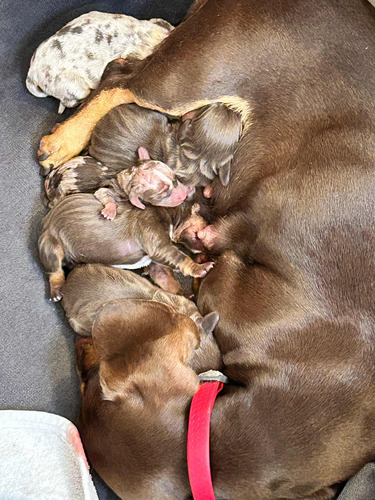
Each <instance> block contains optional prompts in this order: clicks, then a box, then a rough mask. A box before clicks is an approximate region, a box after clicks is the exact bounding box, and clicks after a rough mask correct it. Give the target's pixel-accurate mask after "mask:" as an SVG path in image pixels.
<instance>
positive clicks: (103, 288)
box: [62, 264, 219, 354]
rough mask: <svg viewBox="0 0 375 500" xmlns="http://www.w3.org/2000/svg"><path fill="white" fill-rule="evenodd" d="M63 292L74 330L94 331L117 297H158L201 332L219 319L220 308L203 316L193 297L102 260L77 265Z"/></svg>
mask: <svg viewBox="0 0 375 500" xmlns="http://www.w3.org/2000/svg"><path fill="white" fill-rule="evenodd" d="M62 293H63V300H62V306H63V308H64V310H65V313H66V316H67V319H68V321H69V323H70V325H71V327H72V328H73V330H74V331H75V332H76V333H78V334H79V335H83V336H89V335H91V331H92V326H93V323H94V320H95V317H96V315H97V313H98V311H99V310H100V308H101V307H102V306H103V305H104V304H106V303H107V302H110V301H112V300H115V299H139V300H154V301H156V302H161V303H163V304H167V305H168V306H170V307H172V308H173V309H174V311H175V312H176V313H178V314H183V315H186V316H188V317H189V318H191V319H192V320H193V321H194V323H195V324H196V325H197V327H198V330H199V332H200V334H203V333H204V332H206V333H212V332H213V330H214V328H215V326H216V324H217V322H218V320H219V315H218V314H217V313H216V312H212V313H209V314H207V315H206V316H205V317H204V318H203V317H202V316H201V314H200V312H199V311H198V308H197V306H196V305H195V304H194V303H193V302H192V301H191V300H188V299H187V298H185V297H182V296H180V295H175V294H173V293H168V292H165V291H163V290H160V288H158V287H156V286H155V285H153V284H152V283H150V282H149V281H148V280H147V279H145V278H142V277H141V276H139V275H138V274H135V273H132V272H131V271H124V270H122V269H116V268H113V267H110V266H103V265H101V264H85V265H79V266H77V267H76V268H74V269H73V270H72V271H71V272H70V273H69V275H68V277H67V279H66V282H65V284H64V287H63V290H62ZM215 346H216V344H215ZM216 354H218V351H217V346H216Z"/></svg>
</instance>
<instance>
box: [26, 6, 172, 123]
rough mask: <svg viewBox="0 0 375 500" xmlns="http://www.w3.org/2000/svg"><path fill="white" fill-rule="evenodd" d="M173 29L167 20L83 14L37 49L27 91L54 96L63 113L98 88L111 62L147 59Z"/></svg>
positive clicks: (92, 13) (94, 13) (103, 13)
mask: <svg viewBox="0 0 375 500" xmlns="http://www.w3.org/2000/svg"><path fill="white" fill-rule="evenodd" d="M172 29H173V26H172V25H171V24H169V23H168V22H167V21H164V20H163V19H150V20H149V21H146V20H144V21H140V20H139V19H135V18H134V17H131V16H126V15H123V14H107V13H105V12H96V11H93V12H89V13H87V14H83V15H82V16H79V17H77V18H76V19H73V21H71V22H70V23H68V24H67V25H66V26H64V27H63V28H62V29H61V30H60V31H58V32H57V33H56V34H55V35H53V36H51V37H50V38H48V39H47V40H45V41H44V42H42V43H41V44H40V45H39V47H38V48H37V49H36V51H35V52H34V54H33V56H32V58H31V62H30V68H29V72H28V75H27V79H26V87H27V88H28V90H29V91H30V92H31V93H32V94H33V95H35V96H36V97H46V96H48V95H51V96H53V97H56V99H58V100H59V101H60V106H59V113H62V112H63V111H64V109H65V107H68V108H73V107H74V106H77V105H78V104H79V103H80V102H81V101H82V100H83V99H85V98H86V97H87V96H88V95H89V93H90V91H91V90H92V89H95V88H96V87H97V86H98V84H99V81H100V79H101V76H102V74H103V71H104V68H105V67H106V65H107V64H108V63H109V62H110V61H112V60H113V59H116V58H118V57H122V58H126V57H127V56H132V58H136V59H144V58H145V57H147V56H148V55H149V54H151V52H152V51H153V49H154V48H155V46H156V45H158V44H159V43H160V42H161V41H162V40H163V39H164V38H165V37H166V36H167V35H168V34H169V33H170V31H172Z"/></svg>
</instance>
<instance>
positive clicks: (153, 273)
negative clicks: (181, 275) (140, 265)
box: [144, 262, 181, 294]
mask: <svg viewBox="0 0 375 500" xmlns="http://www.w3.org/2000/svg"><path fill="white" fill-rule="evenodd" d="M144 273H145V274H148V275H149V276H150V278H151V279H152V281H153V282H154V283H155V284H156V285H158V286H160V288H161V289H162V290H165V291H166V292H170V293H175V294H178V293H180V292H181V285H180V283H179V282H178V281H177V280H176V278H175V277H174V276H173V273H172V272H171V270H170V269H168V268H166V267H164V266H161V265H160V264H156V263H155V262H151V264H150V265H149V266H147V267H146V268H145V269H144Z"/></svg>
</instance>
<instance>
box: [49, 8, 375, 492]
mask: <svg viewBox="0 0 375 500" xmlns="http://www.w3.org/2000/svg"><path fill="white" fill-rule="evenodd" d="M200 3H201V7H200V8H198V9H196V10H195V13H193V14H192V15H191V17H189V18H188V19H187V20H186V22H184V23H183V24H182V25H181V26H179V27H178V28H177V29H176V30H175V31H173V32H172V33H171V35H170V36H169V37H168V38H167V39H166V40H165V42H164V43H163V44H162V45H161V46H160V47H159V48H158V49H157V50H156V52H155V53H154V54H153V55H152V56H150V58H149V59H148V60H147V65H146V64H145V65H144V66H143V65H141V66H140V68H139V72H138V74H137V75H136V76H135V77H134V78H133V79H131V80H130V81H129V82H127V84H126V86H123V85H122V84H121V78H120V77H118V79H117V80H113V81H112V83H111V84H110V83H109V82H107V86H106V87H101V88H100V89H99V90H98V91H97V93H96V94H95V96H93V98H92V99H90V100H89V101H88V103H87V104H86V105H85V106H83V107H82V108H81V110H80V111H78V113H77V114H76V115H75V116H73V117H72V118H71V119H69V120H68V121H66V122H65V123H64V124H63V125H61V127H60V128H58V129H57V130H56V131H55V132H54V134H52V135H50V136H47V137H46V138H44V139H43V140H42V142H41V146H40V147H41V154H42V155H43V156H42V157H41V158H42V160H43V164H44V165H49V164H52V165H57V164H59V163H61V162H62V161H66V160H67V159H68V158H69V157H71V156H72V155H74V154H77V153H78V152H79V151H80V150H81V149H83V147H84V146H85V145H86V144H87V142H88V140H89V138H90V133H91V130H92V127H93V126H94V124H95V122H96V120H98V119H99V117H100V115H101V114H104V113H106V112H107V111H108V109H110V108H111V107H113V106H115V105H117V104H120V103H127V102H136V103H137V104H141V105H143V106H148V107H151V108H157V109H159V110H162V111H165V112H167V113H170V114H175V115H182V114H183V113H187V112H189V111H190V110H193V109H196V108H198V107H199V106H200V105H203V104H207V103H210V102H213V101H220V102H226V103H227V104H228V105H231V106H236V107H237V109H239V110H240V111H241V113H242V119H243V121H244V123H245V131H244V134H243V136H242V138H241V140H240V145H239V148H238V150H237V152H236V154H235V156H234V159H233V163H232V173H231V180H230V182H229V185H228V186H227V187H222V186H220V184H219V183H218V182H215V183H214V185H213V195H214V209H215V211H216V214H217V216H223V215H227V217H226V219H225V220H223V221H222V222H220V221H219V222H218V225H217V226H216V228H215V227H214V228H213V230H212V231H211V233H212V234H215V233H216V234H217V238H216V240H217V241H216V244H217V246H218V247H219V248H220V249H221V251H222V255H221V256H220V257H219V259H218V261H217V264H216V266H215V268H214V269H213V270H212V271H211V272H210V273H209V274H208V276H207V277H206V278H205V279H204V280H203V283H202V286H201V289H200V294H199V298H198V303H199V306H200V309H201V311H202V312H203V313H206V312H208V311H210V310H216V311H218V312H219V314H220V322H219V325H218V327H217V329H216V330H215V337H216V339H217V342H218V344H219V347H220V350H221V352H222V354H223V361H224V364H225V370H224V371H225V373H226V374H227V375H228V376H229V377H230V378H231V379H232V380H234V381H235V382H237V383H238V384H240V387H238V386H232V387H231V388H230V389H228V390H230V394H223V395H222V396H219V397H218V400H217V405H216V404H215V407H214V410H213V419H212V426H211V433H212V440H211V465H212V476H213V485H214V489H215V495H216V498H217V499H225V500H228V499H230V500H242V499H243V500H250V499H251V500H274V499H278V500H281V499H329V498H331V497H332V496H333V494H334V491H335V490H336V489H337V486H336V485H337V483H340V482H341V481H343V480H345V479H347V478H348V477H350V476H351V475H353V474H354V473H355V472H356V471H357V470H359V469H360V468H361V467H362V465H364V464H365V463H366V462H367V461H369V460H370V459H371V458H372V457H374V455H375V425H374V422H375V362H374V360H375V294H374V283H375V280H374V276H375V259H374V254H375V198H374V192H375V172H374V165H375V149H374V144H375V126H374V123H375V105H374V103H375V81H374V80H375V68H374V56H373V54H374V52H375V37H374V33H375V16H374V11H373V7H372V6H371V5H370V4H369V3H367V2H364V1H361V0H299V1H296V0H283V1H280V0H234V1H233V0H220V1H215V0H207V1H206V2H200ZM202 3H203V5H202ZM171 82H173V84H172V83H171ZM47 156H48V158H47ZM92 418H93V419H94V418H96V417H95V416H94V415H93V416H92ZM170 418H172V416H171V417H170ZM91 423H92V421H90V420H88V421H87V422H86V423H85V425H87V426H90V425H91ZM99 431H100V429H99V428H96V432H99ZM183 438H184V435H183V433H181V440H183ZM179 449H180V453H181V457H180V459H181V460H182V459H183V457H182V453H184V451H183V450H184V449H185V448H184V445H183V444H181V445H180V448H179ZM176 453H177V452H176ZM89 456H90V455H89ZM90 459H91V460H92V462H93V465H94V467H95V465H96V463H95V462H96V461H99V460H101V459H102V457H98V456H97V455H95V454H94V455H92V457H90ZM116 459H119V460H120V457H113V460H116ZM173 464H174V462H173V457H171V462H170V465H171V467H173ZM154 466H155V467H157V461H155V462H154ZM158 472H160V471H158ZM131 474H133V471H132V470H127V469H126V462H124V472H123V475H122V476H120V475H118V476H117V478H116V480H118V481H121V480H122V479H121V477H125V476H126V477H127V479H126V480H128V477H129V475H131ZM171 476H172V477H173V478H174V480H175V481H176V482H177V481H179V483H180V484H181V483H182V484H184V491H185V492H187V491H188V479H187V475H186V471H185V470H182V469H174V473H173V474H171ZM156 477H157V478H158V479H156ZM159 479H160V474H156V475H155V481H156V482H157V484H158V487H160V488H163V486H164V490H162V492H161V493H160V494H159V496H155V498H168V495H169V493H168V484H169V483H168V482H166V483H165V484H164V483H163V484H162V483H161V480H159ZM123 481H125V479H123ZM169 496H172V497H173V498H178V497H177V496H173V494H172V495H169ZM186 496H187V494H186V495H185V496H184V495H183V494H182V493H181V497H180V498H185V497H186ZM127 498H129V497H127Z"/></svg>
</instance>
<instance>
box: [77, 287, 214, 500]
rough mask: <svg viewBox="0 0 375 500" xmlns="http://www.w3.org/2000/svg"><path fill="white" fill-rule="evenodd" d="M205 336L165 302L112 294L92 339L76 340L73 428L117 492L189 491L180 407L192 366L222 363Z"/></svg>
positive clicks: (192, 382) (159, 494) (158, 494)
mask: <svg viewBox="0 0 375 500" xmlns="http://www.w3.org/2000/svg"><path fill="white" fill-rule="evenodd" d="M92 289H93V288H92V287H91V288H90V290H89V294H91V292H92ZM115 293H116V292H115ZM96 295H97V292H96ZM207 339H212V336H210V335H207V334H206V333H201V334H199V330H198V328H197V326H196V324H195V323H194V321H192V320H191V319H190V318H189V317H188V316H186V315H183V314H178V313H177V312H176V310H174V309H173V308H172V307H171V306H168V305H165V304H161V303H159V302H156V301H154V300H135V299H116V300H113V301H111V302H108V303H106V304H104V305H103V306H102V307H101V308H100V310H99V312H98V314H97V316H96V319H95V321H94V323H93V327H92V339H80V340H78V342H77V344H76V352H77V368H78V372H79V374H80V377H81V391H82V408H81V413H80V419H79V423H78V427H79V430H80V433H81V437H82V440H83V443H84V445H85V450H86V453H87V454H88V457H89V459H91V458H93V457H96V458H95V468H96V470H97V471H98V473H99V474H100V475H101V476H102V477H104V478H105V480H106V482H107V483H108V485H109V486H110V487H111V488H112V489H113V490H114V491H115V492H116V493H117V494H118V495H119V496H120V497H121V498H124V499H125V498H126V499H129V500H139V499H149V498H153V499H167V498H168V499H174V500H179V499H182V498H187V497H188V496H189V486H188V483H187V481H186V477H187V474H186V463H185V450H184V448H185V443H184V437H186V410H187V407H188V405H189V402H190V400H191V397H192V396H193V394H194V393H195V392H196V391H197V389H198V386H199V379H198V376H197V373H200V372H202V371H205V370H206V369H207V368H214V369H215V368H216V369H217V368H220V365H221V364H220V357H219V352H218V350H217V347H216V346H214V348H213V349H214V351H215V352H216V356H212V355H211V351H212V342H214V341H213V340H209V341H208V340H207ZM209 358H210V360H209ZM208 360H209V361H208ZM129 471H131V473H129Z"/></svg>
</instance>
